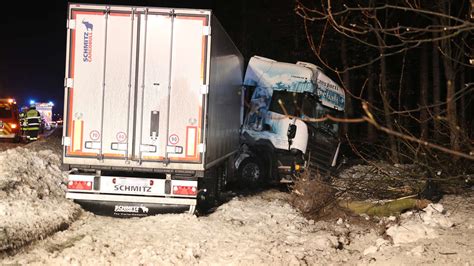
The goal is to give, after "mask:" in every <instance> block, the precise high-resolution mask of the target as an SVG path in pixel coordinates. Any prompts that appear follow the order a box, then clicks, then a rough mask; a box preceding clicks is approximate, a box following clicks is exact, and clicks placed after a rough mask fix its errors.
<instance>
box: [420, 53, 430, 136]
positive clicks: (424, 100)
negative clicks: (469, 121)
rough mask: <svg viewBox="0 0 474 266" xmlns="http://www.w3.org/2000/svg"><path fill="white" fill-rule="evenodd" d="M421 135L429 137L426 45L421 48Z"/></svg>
mask: <svg viewBox="0 0 474 266" xmlns="http://www.w3.org/2000/svg"><path fill="white" fill-rule="evenodd" d="M420 64H421V65H420V108H421V109H420V133H421V134H420V136H421V138H422V139H425V140H426V139H428V110H427V109H426V108H427V106H428V85H429V84H428V83H429V81H428V75H429V73H428V50H427V48H426V46H425V45H424V46H423V47H422V48H421V61H420Z"/></svg>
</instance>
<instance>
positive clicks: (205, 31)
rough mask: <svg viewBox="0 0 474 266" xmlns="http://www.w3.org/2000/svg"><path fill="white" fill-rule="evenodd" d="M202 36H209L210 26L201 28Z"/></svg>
mask: <svg viewBox="0 0 474 266" xmlns="http://www.w3.org/2000/svg"><path fill="white" fill-rule="evenodd" d="M202 35H204V36H208V35H211V26H204V27H202Z"/></svg>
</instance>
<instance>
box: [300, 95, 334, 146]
mask: <svg viewBox="0 0 474 266" xmlns="http://www.w3.org/2000/svg"><path fill="white" fill-rule="evenodd" d="M302 106H303V107H302V109H303V113H302V115H301V117H303V118H305V117H308V118H321V117H324V116H325V115H328V114H329V115H331V116H334V117H340V116H341V114H342V112H340V111H337V110H334V109H331V108H329V107H326V106H324V105H322V104H321V102H320V101H319V100H318V99H317V98H316V97H315V96H314V95H311V94H305V95H304V97H303V105H302ZM308 124H309V125H310V126H312V127H313V128H314V129H316V130H318V131H320V132H323V133H325V134H327V135H330V136H331V137H335V138H336V137H338V133H339V124H338V123H337V122H334V121H332V120H325V121H323V122H308Z"/></svg>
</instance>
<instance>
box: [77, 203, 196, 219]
mask: <svg viewBox="0 0 474 266" xmlns="http://www.w3.org/2000/svg"><path fill="white" fill-rule="evenodd" d="M75 202H77V203H79V204H80V205H81V206H82V207H83V208H84V209H85V210H87V211H90V212H93V213H95V214H98V215H105V216H115V217H123V218H125V217H145V216H152V215H157V214H164V213H183V212H189V213H191V214H192V213H194V208H193V210H192V212H191V211H190V209H191V208H190V206H186V205H178V204H159V203H131V202H119V201H91V200H75Z"/></svg>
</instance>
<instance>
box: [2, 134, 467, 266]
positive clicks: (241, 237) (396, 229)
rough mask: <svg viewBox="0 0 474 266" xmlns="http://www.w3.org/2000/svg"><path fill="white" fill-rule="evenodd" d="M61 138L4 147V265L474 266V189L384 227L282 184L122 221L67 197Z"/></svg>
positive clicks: (382, 224) (389, 221)
mask: <svg viewBox="0 0 474 266" xmlns="http://www.w3.org/2000/svg"><path fill="white" fill-rule="evenodd" d="M57 141H58V140H55V139H53V138H52V140H51V141H49V142H54V143H48V140H45V142H44V143H43V144H41V143H40V142H38V143H35V145H36V147H33V146H31V147H30V146H28V145H27V146H25V147H18V148H15V149H13V150H8V151H5V152H0V199H1V201H0V259H1V263H2V264H38V265H44V264H46V265H70V264H73V265H79V264H81V265H94V264H95V265H104V264H105V265H110V264H112V265H116V264H119V265H124V264H127V265H139V264H145V265H169V264H177V265H189V264H191V265H196V264H202V265H209V264H212V265H241V264H243V265H254V264H256V265H260V264H264V265H269V264H274V265H307V264H309V265H315V264H317V265H319V264H323V265H324V264H352V265H354V264H362V265H364V264H371V263H373V264H380V265H387V264H389V265H393V264H396V265H400V264H403V265H413V264H437V265H441V264H447V265H453V264H455V265H472V264H474V260H473V259H472V258H474V254H473V252H474V241H472V239H473V238H474V215H473V214H474V193H470V194H467V195H463V196H445V197H444V198H443V200H442V201H441V202H440V204H435V205H430V206H429V207H427V208H426V209H425V210H424V211H420V212H407V213H405V214H403V215H402V216H401V217H400V218H395V217H393V218H388V219H384V220H382V222H381V223H380V224H374V223H371V222H367V223H364V222H353V221H352V220H351V221H348V220H344V219H343V218H341V219H339V218H338V217H336V218H334V219H331V220H328V221H316V222H315V221H312V220H307V219H306V218H304V217H303V216H302V215H300V214H299V212H298V211H297V210H295V209H294V208H293V207H292V206H291V205H290V204H288V197H289V194H288V193H285V192H280V191H278V190H268V191H265V192H262V193H259V194H257V195H253V196H246V197H244V196H236V197H235V198H233V199H232V200H230V201H229V202H227V203H225V204H223V205H221V206H220V207H219V208H217V210H216V211H215V212H213V213H211V214H209V215H207V216H201V217H196V216H191V215H188V214H163V215H157V216H153V217H145V218H129V219H118V218H111V217H103V216H96V215H93V214H91V213H89V212H85V211H81V209H80V208H79V207H78V206H77V205H76V204H74V203H71V202H70V201H68V200H66V199H64V185H62V184H61V181H62V180H63V178H64V174H63V173H61V171H60V170H59V164H60V160H59V158H60V157H59V155H58V154H57V150H56V149H55V148H53V151H48V150H46V151H44V150H43V151H40V150H41V149H47V148H50V147H57ZM29 145H30V144H29ZM55 145H56V146H55ZM362 221H363V219H362ZM68 225H69V227H68ZM58 230H59V231H58ZM53 231H58V232H56V233H54V234H52V232H53ZM42 238H43V239H42ZM33 239H39V240H36V241H33V242H32V243H31V244H29V245H26V246H23V247H22V248H18V246H20V245H21V244H23V243H26V242H29V241H31V240H33ZM41 239H42V240H41ZM15 246H16V247H15ZM8 248H9V250H7V251H5V250H6V249H8ZM2 250H3V252H2Z"/></svg>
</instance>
